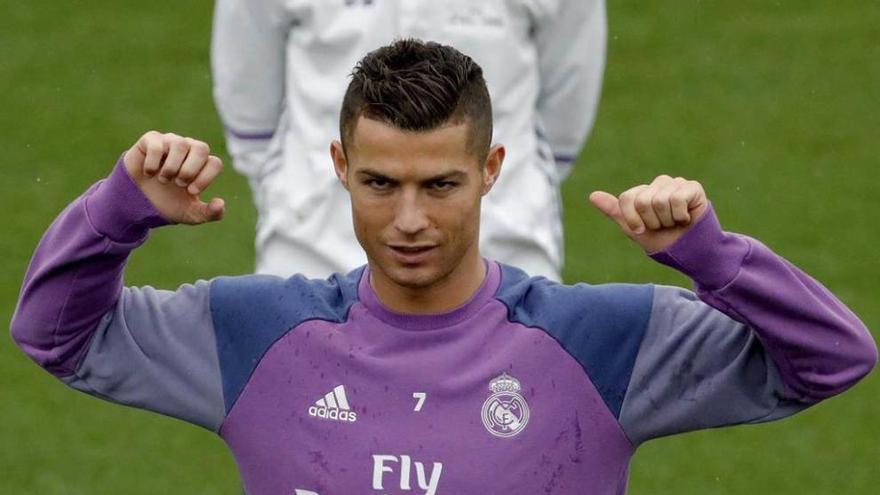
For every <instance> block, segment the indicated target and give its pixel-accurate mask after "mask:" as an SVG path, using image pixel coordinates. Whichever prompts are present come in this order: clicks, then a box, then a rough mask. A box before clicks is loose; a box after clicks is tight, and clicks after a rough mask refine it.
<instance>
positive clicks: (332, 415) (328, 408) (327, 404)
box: [309, 385, 357, 423]
mask: <svg viewBox="0 0 880 495" xmlns="http://www.w3.org/2000/svg"><path fill="white" fill-rule="evenodd" d="M309 416H312V417H315V418H324V419H332V420H334V421H346V422H349V423H354V422H355V421H357V413H356V412H355V411H352V410H351V406H349V405H348V398H347V397H346V396H345V386H344V385H339V386H337V387H336V388H334V389H333V391H332V392H327V394H326V395H325V396H324V397H322V398H320V399H318V400H317V401H315V405H313V406H310V407H309Z"/></svg>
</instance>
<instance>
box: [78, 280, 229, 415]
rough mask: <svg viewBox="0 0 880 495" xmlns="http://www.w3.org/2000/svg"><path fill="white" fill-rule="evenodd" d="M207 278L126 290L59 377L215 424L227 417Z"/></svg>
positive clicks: (128, 402)
mask: <svg viewBox="0 0 880 495" xmlns="http://www.w3.org/2000/svg"><path fill="white" fill-rule="evenodd" d="M209 290H210V284H209V283H208V282H205V281H200V282H197V283H196V284H195V285H183V286H181V287H180V288H179V289H178V290H177V291H166V290H156V289H153V288H152V287H143V288H130V287H126V288H125V289H123V292H122V295H121V297H120V298H119V301H118V303H117V304H116V306H115V307H114V308H113V309H111V310H110V311H109V312H108V313H107V314H105V315H104V317H103V318H102V320H101V322H100V323H99V325H98V328H97V331H96V332H95V334H94V336H93V337H92V340H91V342H90V344H89V348H88V351H87V352H86V354H85V355H84V357H83V358H82V360H81V361H80V363H79V364H78V366H77V367H76V372H75V373H74V374H73V375H71V376H67V377H64V378H62V380H63V381H64V382H65V383H67V384H68V385H70V386H71V387H73V388H75V389H78V390H81V391H83V392H86V393H89V394H91V395H94V396H97V397H100V398H103V399H106V400H109V401H112V402H116V403H119V404H124V405H128V406H132V407H137V408H140V409H147V410H150V411H155V412H158V413H161V414H165V415H168V416H172V417H175V418H180V419H183V420H185V421H188V422H191V423H195V424H197V425H200V426H203V427H205V428H207V429H209V430H212V431H217V430H218V429H219V427H220V425H221V423H222V422H223V419H224V417H225V407H224V404H223V391H222V385H221V377H220V365H219V360H218V357H217V348H216V344H215V342H216V341H215V337H214V327H213V324H212V320H211V310H210V299H209Z"/></svg>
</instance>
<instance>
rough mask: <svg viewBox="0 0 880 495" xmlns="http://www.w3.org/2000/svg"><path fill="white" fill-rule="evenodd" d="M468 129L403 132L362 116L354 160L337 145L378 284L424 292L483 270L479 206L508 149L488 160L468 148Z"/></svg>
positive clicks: (351, 146) (350, 148) (339, 167)
mask: <svg viewBox="0 0 880 495" xmlns="http://www.w3.org/2000/svg"><path fill="white" fill-rule="evenodd" d="M469 130H470V126H469V125H468V124H467V123H466V122H465V123H461V124H455V125H453V124H450V125H446V126H443V127H440V128H437V129H435V130H431V131H427V132H411V131H402V130H399V129H395V128H393V127H391V126H389V125H387V124H384V123H382V122H379V121H376V120H371V119H367V118H364V117H361V118H360V119H359V121H358V123H357V125H356V126H355V129H354V131H353V135H352V137H351V142H350V143H346V147H347V153H345V152H343V149H342V145H341V143H339V142H338V141H337V142H334V143H333V145H332V146H331V154H332V155H333V162H334V165H335V169H336V174H337V176H338V177H339V179H340V181H342V183H343V185H344V186H345V187H346V189H348V191H349V193H350V195H351V204H352V217H353V220H354V229H355V233H356V235H357V238H358V241H359V242H360V244H361V246H362V247H363V248H364V251H365V252H366V254H367V259H368V260H369V263H370V267H371V270H372V273H373V276H374V278H375V277H381V278H382V279H383V280H382V281H381V282H385V283H390V284H392V285H395V286H398V287H401V288H406V289H410V290H412V289H415V290H420V289H425V288H430V287H434V286H437V285H438V284H443V283H444V282H449V281H450V280H455V279H456V278H458V277H461V276H466V275H467V273H466V272H467V271H471V272H473V271H474V270H473V266H475V264H478V263H480V255H479V248H478V239H479V231H480V200H481V198H482V196H483V195H484V194H486V193H488V192H489V190H490V189H491V187H492V185H493V184H494V182H495V180H496V178H497V177H498V173H499V172H500V169H501V162H502V161H503V159H504V148H503V147H501V146H495V147H493V148H492V149H491V150H490V153H489V156H488V158H486V159H485V161H483V159H482V157H478V156H476V153H474V152H473V150H471V149H469V147H468V143H469V140H468V133H469Z"/></svg>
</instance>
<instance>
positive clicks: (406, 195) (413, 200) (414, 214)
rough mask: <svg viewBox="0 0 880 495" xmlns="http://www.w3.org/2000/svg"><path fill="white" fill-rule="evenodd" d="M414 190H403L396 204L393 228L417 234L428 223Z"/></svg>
mask: <svg viewBox="0 0 880 495" xmlns="http://www.w3.org/2000/svg"><path fill="white" fill-rule="evenodd" d="M420 203H421V202H420V201H419V198H418V194H417V192H416V191H404V192H403V194H401V196H400V200H399V202H398V204H397V211H396V212H395V216H394V228H395V229H397V231H398V232H400V233H402V234H406V235H414V234H418V233H419V232H421V231H422V230H425V229H427V228H428V226H429V225H430V222H429V220H428V216H427V215H426V214H425V211H424V209H423V207H422V205H421V204H420Z"/></svg>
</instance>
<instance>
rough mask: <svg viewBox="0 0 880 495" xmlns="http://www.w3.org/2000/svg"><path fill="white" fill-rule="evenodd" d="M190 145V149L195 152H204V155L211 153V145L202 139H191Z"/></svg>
mask: <svg viewBox="0 0 880 495" xmlns="http://www.w3.org/2000/svg"><path fill="white" fill-rule="evenodd" d="M190 146H191V148H192V150H193V151H195V152H197V153H200V154H204V155H208V154H210V153H211V147H210V146H208V143H206V142H204V141H199V140H196V139H192V140H191V145H190Z"/></svg>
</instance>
